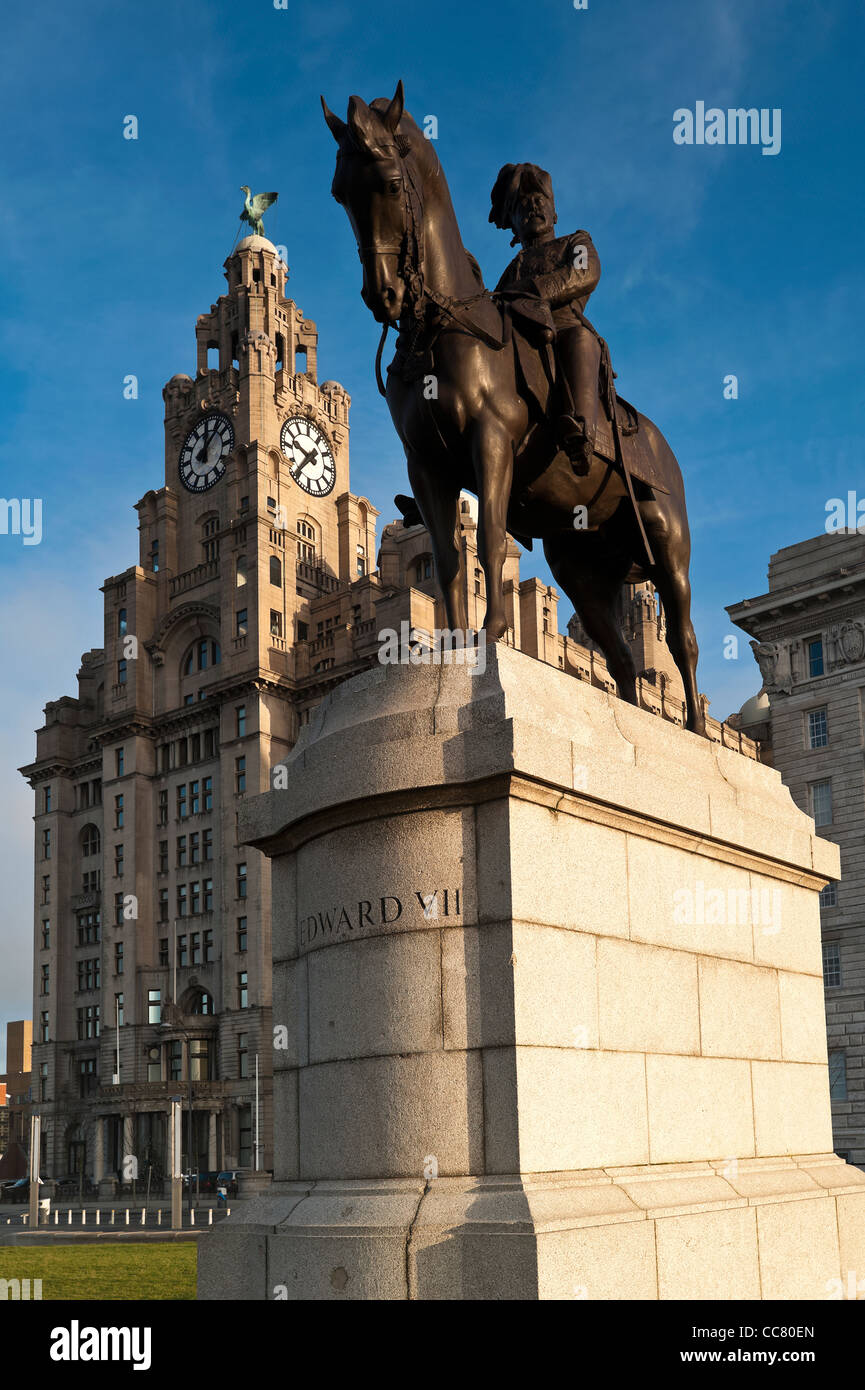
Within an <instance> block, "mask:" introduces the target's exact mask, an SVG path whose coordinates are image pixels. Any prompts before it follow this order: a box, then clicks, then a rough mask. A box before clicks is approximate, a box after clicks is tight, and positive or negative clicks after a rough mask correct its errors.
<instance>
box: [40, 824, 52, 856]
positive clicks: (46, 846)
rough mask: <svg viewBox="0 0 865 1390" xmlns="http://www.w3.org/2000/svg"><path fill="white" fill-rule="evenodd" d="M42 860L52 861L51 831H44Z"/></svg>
mask: <svg viewBox="0 0 865 1390" xmlns="http://www.w3.org/2000/svg"><path fill="white" fill-rule="evenodd" d="M42 858H43V859H50V858H51V831H50V830H43V831H42Z"/></svg>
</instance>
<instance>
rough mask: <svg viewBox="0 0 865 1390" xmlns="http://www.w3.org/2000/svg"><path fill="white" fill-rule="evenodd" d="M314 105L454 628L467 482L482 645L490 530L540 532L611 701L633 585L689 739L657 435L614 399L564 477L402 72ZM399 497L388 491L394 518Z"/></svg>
mask: <svg viewBox="0 0 865 1390" xmlns="http://www.w3.org/2000/svg"><path fill="white" fill-rule="evenodd" d="M322 107H323V110H324V114H325V119H326V121H327V124H328V126H329V128H330V130H331V133H332V134H333V136H334V138H335V140H336V142H337V145H338V147H339V148H338V153H337V160H336V173H335V175H334V179H333V186H332V192H333V196H334V197H335V199H336V200H337V202H338V203H340V204H341V205H342V206H343V207H344V208H345V210H346V212H347V214H348V217H349V221H350V222H351V225H352V229H353V231H354V234H355V238H356V240H357V248H358V254H359V256H360V260H361V264H362V266H363V289H362V291H361V294H362V298H363V300H364V303H365V304H366V305H367V307H368V308H369V309H370V310H371V311H372V313H373V316H374V317H375V318H376V320H377V321H378V322H379V323H381V324H382V325H383V332H382V341H381V344H380V346H379V356H378V358H377V360H376V371H377V376H378V379H379V389H380V390H382V392H383V394H386V398H387V403H388V406H389V408H390V413H391V416H392V419H393V422H394V425H395V427H396V430H397V433H398V434H399V437H400V439H401V440H402V444H403V447H404V449H405V453H406V460H407V464H408V475H409V479H410V482H411V487H412V491H413V494H414V498H415V499H416V502H417V508H418V509H419V514H420V518H422V520H423V522H424V525H425V526H426V527H427V530H428V531H429V534H430V539H431V543H432V550H433V558H434V561H435V567H436V576H437V579H438V583H439V585H440V587H441V590H442V594H443V598H444V603H445V612H446V617H447V622H448V624H449V626H450V627H451V628H452V629H460V630H462V631H465V630H466V628H467V625H468V614H467V607H466V598H465V587H464V575H463V574H462V572H461V571H462V560H461V552H460V546H459V531H458V525H459V496H460V492H461V490H462V489H464V488H466V489H468V490H470V491H472V492H475V493H476V494H477V497H478V519H479V526H478V549H479V555H480V561H481V565H482V566H483V571H484V575H485V578H486V593H487V608H486V614H485V620H484V629H485V632H486V634H487V637H488V639H489V640H491V641H495V640H497V639H499V638H501V637H503V636H504V635H505V634H506V632H507V628H508V623H507V616H506V611H505V603H504V592H503V586H502V569H503V565H504V560H505V552H506V545H507V532H508V531H510V533H511V534H512V535H513V536H514V537H515V538H516V539H518V540H520V541H521V542H523V543H524V544H527V545H529V546H531V539H532V538H533V537H537V538H540V539H542V540H543V546H544V554H545V555H546V558H547V562H548V564H549V566H550V569H551V571H552V573H553V575H554V577H555V579H556V581H557V583H559V584H560V585H561V587H562V589H563V590H564V591H565V593H566V594H567V595H568V597H569V598H570V600H571V602H572V603H573V605H574V608H575V609H576V611H577V613H578V614H579V617H580V619H581V621H582V623H583V626H584V628H585V630H586V632H587V633H588V634H589V636H590V638H591V639H592V640H593V641H594V642H595V643H596V644H597V645H598V647H599V648H600V650H601V651H602V652H603V654H604V657H605V658H606V661H607V665H608V667H609V670H610V673H611V674H612V676H613V678H614V679H615V681H616V684H617V686H618V690H619V694H620V695H621V696H622V698H623V699H625V700H629V701H630V702H631V703H632V704H636V703H637V688H636V672H635V667H634V662H633V658H632V656H631V653H630V650H629V648H628V646H627V644H626V643H625V641H624V638H623V636H622V633H621V631H620V628H619V624H618V620H617V617H616V599H617V597H618V594H619V591H620V590H621V587H622V585H623V584H624V583H625V582H626V580H632V581H633V580H643V579H645V580H649V581H650V582H651V583H652V584H653V585H654V586H655V588H656V589H657V590H658V593H659V595H660V598H661V602H662V604H663V607H664V611H665V614H666V620H667V642H668V645H669V647H670V651H671V653H672V655H673V658H674V660H675V662H676V665H677V667H678V669H679V671H680V673H681V676H682V681H683V684H684V688H685V698H686V721H685V723H686V727H687V728H688V729H690V730H692V731H693V732H695V733H699V734H704V735H705V732H706V729H705V717H704V714H703V709H702V704H701V701H700V698H699V695H698V692H697V682H696V667H697V641H696V638H695V636H694V629H693V625H692V622H691V616H690V607H691V588H690V581H689V577H688V566H689V561H690V551H691V540H690V532H689V529H688V517H687V510H686V507H685V490H684V485H683V482H682V475H681V472H680V469H679V465H678V463H677V462H676V458H675V456H674V454H673V452H672V450H671V449H670V446H669V445H668V444H667V441H666V440H665V439H664V436H663V435H662V434H661V432H660V430H659V429H658V428H657V426H655V425H654V424H653V423H652V421H651V420H649V419H647V418H646V416H644V415H640V414H639V413H638V412H636V411H633V410H631V411H630V412H629V411H628V408H627V406H626V404H625V403H624V402H622V401H621V399H619V400H618V402H616V401H615V398H614V400H613V408H612V414H613V416H614V417H615V418H614V419H609V418H608V419H607V421H606V422H604V421H603V420H602V421H601V423H600V426H599V430H598V436H597V442H596V444H595V452H594V455H593V456H591V463H590V465H589V466H588V471H587V472H585V474H584V476H579V474H578V473H577V471H575V468H574V466H573V465H572V463H571V461H570V459H569V458H568V456H567V455H566V454H565V453H564V452H563V451H562V449H561V448H560V447H559V443H558V442H557V439H556V435H555V431H554V429H553V428H552V426H551V424H550V417H551V414H552V413H553V412H552V394H553V391H554V389H555V387H554V382H553V381H552V380H551V379H550V372H549V371H548V370H547V369H546V368H545V366H544V348H543V345H537V344H536V345H528V344H526V343H525V342H520V343H519V344H518V343H517V341H516V340H517V339H518V338H519V334H518V332H517V330H516V329H512V330H511V331H509V329H508V326H507V315H506V314H503V312H502V309H501V308H500V306H499V303H498V302H497V301H496V299H495V298H494V297H493V296H492V295H491V294H490V292H489V291H488V290H486V289H485V288H484V284H483V280H482V277H481V272H480V268H479V266H478V263H477V261H476V260H475V259H474V257H473V256H472V255H471V254H470V253H469V252H468V251H467V250H466V248H465V247H464V245H463V242H462V238H461V236H460V230H459V226H458V224H457V219H456V215H455V213H454V210H453V205H452V203H451V197H450V192H449V190H448V186H447V182H446V180H445V176H444V172H443V170H442V167H441V164H440V163H439V159H438V156H437V154H436V152H435V149H434V147H433V144H432V142H431V141H430V140H427V139H426V138H425V136H424V134H423V132H422V131H421V130H420V128H419V127H418V126H417V124H416V123H415V121H414V120H413V118H412V117H411V116H410V115H409V113H408V112H407V111H406V110H405V109H404V101H403V87H402V82H400V83H399V84H398V86H397V90H396V93H395V95H394V97H393V98H392V99H391V100H390V101H388V100H387V99H386V98H379V99H377V100H375V101H373V102H372V103H371V104H370V105H367V104H366V102H364V101H362V100H361V99H360V97H356V96H353V97H352V98H351V99H350V102H349V106H348V120H347V121H342V120H340V118H339V117H338V116H336V115H334V113H333V112H332V111H330V110H329V109H328V106H327V103H326V102H325V100H324V98H323V97H322ZM396 325H398V327H399V337H398V339H397V350H396V356H395V358H394V361H393V362H392V363H391V365H390V367H389V369H388V375H387V387H386V391H385V388H384V387H383V386H382V383H381V375H380V370H379V362H380V358H381V351H382V347H383V344H384V340H385V338H386V336H387V330H388V327H389V326H396ZM608 414H609V412H608ZM605 430H606V435H605V433H604V431H605ZM611 441H614V443H615V447H611ZM590 452H591V451H590ZM405 501H406V499H398V503H400V504H401V505H403V509H404V510H405ZM578 519H579V520H578Z"/></svg>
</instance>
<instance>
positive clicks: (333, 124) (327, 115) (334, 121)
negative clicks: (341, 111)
mask: <svg viewBox="0 0 865 1390" xmlns="http://www.w3.org/2000/svg"><path fill="white" fill-rule="evenodd" d="M321 109H322V111H323V112H324V119H325V120H326V121H327V124H328V126H329V127H330V133H331V135H332V136H333V138H334V140H335V141H336V142H337V144H340V143H341V142H342V140H343V139H344V137H345V136H346V135H347V134H348V126H347V125H346V123H345V121H341V120H340V119H339V116H335V115H334V114H333V112H332V111H331V109H330V107H329V106H328V104H327V102H326V101H325V99H324V97H322V98H321Z"/></svg>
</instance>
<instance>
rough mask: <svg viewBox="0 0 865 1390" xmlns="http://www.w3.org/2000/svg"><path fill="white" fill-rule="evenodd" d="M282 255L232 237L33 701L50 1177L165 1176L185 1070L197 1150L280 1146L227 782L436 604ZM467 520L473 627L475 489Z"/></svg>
mask: <svg viewBox="0 0 865 1390" xmlns="http://www.w3.org/2000/svg"><path fill="white" fill-rule="evenodd" d="M286 274H287V272H286V268H285V266H284V264H283V263H282V261H281V260H280V259H279V256H278V254H277V251H276V248H275V247H274V246H273V245H272V244H271V243H270V242H269V241H267V240H266V239H265V238H263V237H260V236H250V237H247V238H246V239H245V240H244V241H242V242H241V243H240V245H239V246H238V247H237V249H236V250H235V251H234V252H233V253H232V254H231V255H230V256H229V258H228V260H227V261H226V263H225V275H226V280H227V282H228V285H227V291H226V293H225V294H223V295H222V296H221V297H220V298H219V300H218V301H217V303H216V304H215V305H213V306H212V307H211V309H210V312H209V313H207V314H203V315H201V316H200V317H199V319H198V321H197V325H196V340H197V366H196V374H195V377H194V378H192V377H189V376H185V375H177V376H174V377H172V378H171V380H170V381H169V382H168V384H167V386H166V387H165V390H164V392H163V395H164V399H165V483H164V486H162V487H160V488H159V489H158V490H156V491H152V492H148V493H147V494H146V496H145V497H143V498H142V499H141V501H140V502H139V503H138V504H137V511H138V515H139V533H140V545H139V557H138V562H137V563H136V564H134V565H132V566H131V567H130V568H129V569H127V570H126V571H124V573H122V574H118V575H114V576H112V577H110V578H109V579H107V580H106V581H105V584H104V586H103V593H104V596H105V624H104V634H103V639H102V644H101V646H99V647H98V648H95V649H93V650H92V651H90V652H88V653H86V654H85V655H84V657H83V658H82V664H81V669H80V670H79V672H78V694H77V696H75V697H69V696H65V697H63V698H61V699H59V700H56V701H53V702H51V703H49V704H48V705H47V706H46V709H45V724H44V726H43V727H42V728H41V729H40V730H39V731H38V734H37V752H36V759H35V761H34V762H33V763H31V764H30V765H29V766H27V767H25V768H23V769H22V772H23V774H24V776H25V777H27V778H28V780H29V782H30V784H31V786H32V787H33V789H34V792H35V796H36V814H35V834H36V867H35V911H34V976H35V984H34V999H35V1004H34V1007H35V1014H34V1046H33V1065H34V1070H35V1072H36V1074H37V1075H38V1076H39V1078H40V1095H39V1099H38V1105H39V1109H40V1112H41V1114H42V1116H43V1133H44V1136H45V1165H44V1168H43V1176H45V1177H49V1178H51V1177H54V1178H58V1177H62V1176H67V1175H72V1174H76V1173H78V1174H80V1173H85V1174H86V1175H87V1176H88V1178H90V1179H92V1180H93V1181H95V1182H96V1183H101V1184H102V1186H103V1189H110V1187H111V1186H112V1184H113V1183H114V1182H115V1181H116V1180H117V1179H118V1177H122V1176H123V1175H124V1174H126V1175H131V1174H132V1173H134V1172H135V1171H136V1168H137V1172H138V1173H139V1175H140V1176H141V1177H142V1178H143V1177H144V1176H145V1173H146V1172H147V1170H148V1169H150V1170H151V1176H152V1177H153V1178H154V1179H155V1180H157V1181H158V1180H159V1178H160V1177H162V1176H163V1175H164V1173H165V1172H166V1170H167V1144H168V1132H167V1126H168V1114H169V1104H170V1098H171V1097H172V1096H174V1095H181V1096H182V1098H183V1102H184V1108H185V1110H186V1112H187V1113H186V1119H185V1121H184V1127H183V1150H184V1160H183V1161H184V1165H190V1166H191V1167H193V1168H201V1169H204V1170H214V1169H219V1168H221V1167H225V1168H230V1167H242V1168H253V1167H256V1166H257V1167H260V1168H263V1169H267V1168H269V1167H270V1166H271V1142H272V1141H271V1134H272V1125H271V1042H272V1025H271V973H270V970H271V950H270V866H269V861H268V860H267V859H265V858H263V857H262V856H261V855H260V854H259V853H258V852H257V851H254V850H251V849H248V848H247V847H245V846H244V845H242V844H240V843H239V842H238V834H237V808H238V803H239V801H240V800H241V799H242V798H243V797H245V796H247V795H250V794H253V793H256V792H259V791H263V790H265V789H266V787H267V786H268V781H269V774H270V769H271V767H272V766H273V765H274V764H275V763H277V762H279V760H280V759H282V758H283V757H284V756H285V754H286V753H287V752H288V751H289V750H290V749H291V747H292V746H293V744H294V742H295V739H296V738H297V734H298V730H299V728H300V726H301V725H302V724H304V723H305V722H306V721H307V720H308V718H309V714H310V711H311V710H312V709H313V708H314V707H315V706H316V705H317V704H318V702H319V701H320V700H321V699H322V697H323V696H324V695H325V694H326V693H327V691H328V690H329V689H330V688H331V687H332V686H333V685H334V684H336V683H337V682H339V681H342V680H345V679H346V678H347V677H349V676H351V675H353V674H355V673H356V672H358V671H360V670H363V669H364V668H365V667H367V666H368V665H369V664H370V663H372V662H374V661H376V660H377V659H378V653H379V649H380V634H381V633H382V632H383V631H384V630H386V629H391V630H395V631H399V630H400V626H401V624H402V623H407V624H408V625H409V628H410V629H411V628H418V629H424V630H426V631H429V630H430V629H432V628H436V627H439V628H440V627H443V626H444V623H443V619H442V614H441V609H440V608H439V606H438V604H437V601H436V600H435V597H434V588H433V570H432V558H431V552H430V543H429V537H428V535H427V533H426V531H425V530H424V528H423V527H421V526H415V527H412V528H408V529H406V528H405V527H403V525H402V523H394V524H391V525H388V526H386V527H385V528H384V531H383V535H382V540H381V549H380V554H379V556H378V567H377V569H376V568H374V564H375V544H376V518H377V516H378V512H377V511H376V509H375V507H374V506H372V504H371V503H370V502H369V501H368V500H367V499H366V498H364V497H358V496H355V495H354V494H353V493H352V492H351V491H350V488H349V461H348V439H349V424H348V415H349V404H350V402H349V397H348V395H347V393H346V392H345V390H344V389H343V388H342V387H341V386H340V385H338V384H337V383H336V382H333V381H326V382H324V383H323V384H322V385H319V384H318V378H317V362H316V356H317V347H318V338H317V333H316V328H315V324H314V323H312V322H310V321H309V320H308V319H306V318H304V316H303V313H302V312H301V310H300V309H299V308H298V306H297V305H296V304H295V303H294V302H293V301H292V300H291V299H288V298H286V297H285V282H286ZM462 523H463V525H462V544H463V549H464V556H465V561H466V574H467V589H468V600H469V617H470V621H471V622H472V623H473V625H474V626H475V627H479V626H480V625H481V622H482V619H483V609H484V603H485V600H484V591H483V575H482V573H481V569H480V566H479V564H478V560H477V544H476V511H475V510H474V506H473V503H472V502H471V501H469V500H466V501H465V502H464V504H463V511H462ZM505 578H506V586H507V596H508V605H509V612H510V617H511V632H510V636H509V640H510V641H512V642H513V643H515V644H517V645H518V646H520V647H521V648H522V649H523V650H524V651H527V652H528V653H530V654H531V655H533V656H535V657H537V658H539V659H540V660H543V661H547V662H549V663H551V664H552V665H555V666H558V667H559V668H560V669H561V670H563V671H566V672H568V673H570V674H571V675H574V676H575V677H577V678H579V679H583V680H587V681H590V682H593V683H594V684H597V685H600V686H603V687H605V688H608V689H612V688H613V687H612V681H611V679H610V676H609V673H608V672H607V669H606V666H605V664H604V662H603V660H602V658H601V657H600V656H599V654H598V653H596V652H593V651H591V650H589V649H587V647H586V646H584V645H581V643H580V641H579V640H577V639H576V636H574V635H571V636H568V637H565V636H562V635H561V634H560V633H559V631H558V618H557V603H558V595H557V594H556V591H555V590H554V589H552V588H550V587H548V586H546V585H544V584H543V583H541V581H539V580H537V579H526V580H520V574H519V550H518V549H517V547H516V546H515V545H514V544H511V545H510V548H509V553H508V560H507V567H506V576H505ZM628 602H629V603H630V605H631V609H632V610H633V611H632V612H631V615H630V619H629V621H630V622H631V628H630V633H631V639H632V644H633V646H634V650H635V655H636V658H637V661H638V665H639V669H641V670H643V669H644V667H645V665H646V662H647V661H648V662H649V665H650V668H651V669H649V670H647V674H646V676H645V679H644V680H643V681H642V682H641V688H642V698H643V700H644V703H645V704H646V705H647V706H648V707H649V708H651V709H653V710H655V711H656V712H657V713H659V714H663V715H665V716H666V717H668V718H672V719H676V720H677V721H678V722H680V723H681V722H682V703H681V698H680V696H681V688H680V687H679V688H678V690H676V689H674V688H673V686H672V684H671V683H670V681H668V680H666V679H663V680H662V679H661V678H660V677H659V676H658V671H664V672H666V673H667V675H669V671H670V670H671V669H672V668H671V662H670V659H669V654H668V653H667V654H666V657H665V658H663V653H662V646H663V644H662V641H661V636H662V630H661V628H660V627H659V623H660V621H661V620H660V618H659V615H658V613H657V609H656V606H655V600H654V595H653V594H651V593H643V592H642V591H639V592H636V593H634V594H632V595H631V597H630V598H629V600H628ZM629 611H630V610H629ZM647 653H649V654H650V656H649V655H647ZM712 729H713V736H714V737H716V738H722V737H723V738H724V739H725V741H727V742H730V743H732V744H733V745H734V746H737V747H739V746H741V747H742V749H743V751H745V752H746V753H748V754H749V755H751V756H753V752H754V747H753V744H751V743H750V742H749V740H747V739H744V740H743V739H742V737H741V735H739V734H735V733H732V732H731V731H725V730H723V729H720V728H719V726H718V725H717V724H714V723H713V724H712ZM256 1064H257V1070H258V1079H257V1084H256ZM190 1116H191V1118H190ZM133 1158H134V1159H135V1160H136V1162H135V1163H133V1162H132V1160H133Z"/></svg>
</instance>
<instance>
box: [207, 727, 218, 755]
mask: <svg viewBox="0 0 865 1390" xmlns="http://www.w3.org/2000/svg"><path fill="white" fill-rule="evenodd" d="M215 747H216V740H215V738H214V733H213V730H212V729H205V731H204V756H205V758H212V757H213V754H214V750H215Z"/></svg>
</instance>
